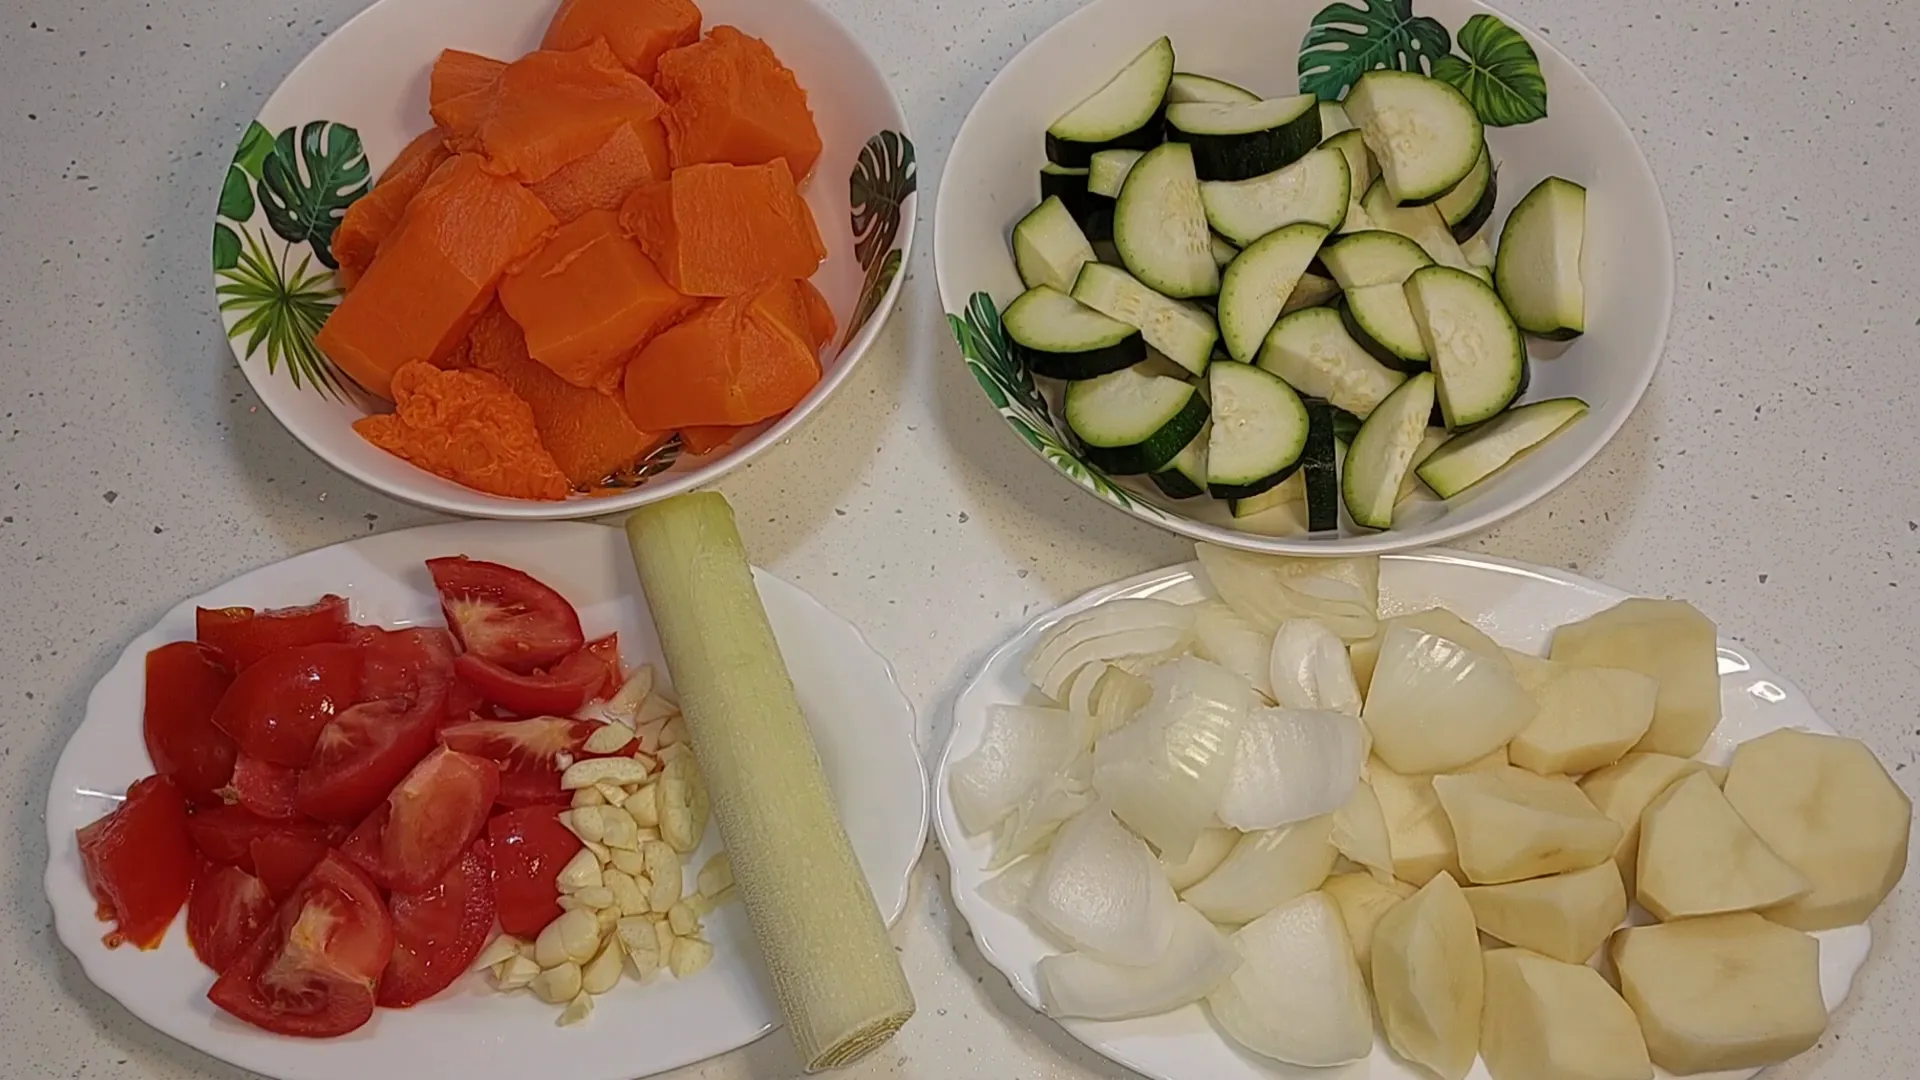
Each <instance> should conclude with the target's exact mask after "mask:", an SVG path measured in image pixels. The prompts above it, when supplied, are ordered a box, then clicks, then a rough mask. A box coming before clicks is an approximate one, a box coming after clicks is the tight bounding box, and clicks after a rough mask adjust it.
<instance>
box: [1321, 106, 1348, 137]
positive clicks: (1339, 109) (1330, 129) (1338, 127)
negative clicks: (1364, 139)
mask: <svg viewBox="0 0 1920 1080" xmlns="http://www.w3.org/2000/svg"><path fill="white" fill-rule="evenodd" d="M1354 130H1357V129H1356V128H1355V127H1354V126H1353V118H1352V117H1350V116H1348V115H1347V110H1346V109H1345V108H1344V107H1343V106H1342V105H1341V104H1340V103H1339V102H1337V101H1323V102H1321V103H1320V138H1321V139H1322V140H1323V141H1324V140H1326V139H1330V138H1332V137H1333V136H1335V135H1338V134H1340V133H1341V132H1343V131H1354Z"/></svg>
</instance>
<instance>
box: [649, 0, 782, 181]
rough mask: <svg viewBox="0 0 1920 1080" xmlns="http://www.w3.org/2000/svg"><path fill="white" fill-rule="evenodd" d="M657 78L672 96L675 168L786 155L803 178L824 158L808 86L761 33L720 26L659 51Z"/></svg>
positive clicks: (671, 137) (747, 162) (759, 161)
mask: <svg viewBox="0 0 1920 1080" xmlns="http://www.w3.org/2000/svg"><path fill="white" fill-rule="evenodd" d="M656 83H657V85H658V88H659V90H660V96H661V97H663V98H665V99H666V101H667V141H668V145H669V146H671V147H672V149H673V164H674V167H675V168H679V167H680V166H683V165H696V164H699V163H702V162H710V161H723V162H727V163H729V164H733V165H761V164H764V163H766V162H769V161H772V160H773V159H775V158H785V159H786V161H787V167H788V168H789V169H791V170H793V175H794V176H796V177H801V178H804V177H805V176H806V175H807V174H808V173H809V172H811V171H812V170H813V163H814V162H815V161H817V160H819V158H820V131H819V129H818V128H816V127H815V126H814V123H813V112H812V110H810V109H808V108H807V92H806V91H805V90H803V89H801V88H800V83H799V81H798V80H796V79H795V78H794V77H793V72H792V71H791V70H789V69H788V68H787V66H786V65H785V64H782V63H781V62H780V59H779V57H776V56H775V55H773V50H772V49H770V48H768V47H767V43H766V42H764V41H761V40H760V39H759V38H756V37H750V36H748V35H746V34H743V33H741V32H740V31H738V30H736V29H734V28H733V27H731V26H716V27H714V28H713V31H712V32H711V33H709V34H708V35H707V36H706V39H705V40H704V41H701V42H699V43H698V44H694V45H688V46H686V47H685V48H680V49H675V50H673V51H672V52H669V53H667V54H665V55H663V56H662V57H660V74H659V77H658V78H657V79H656Z"/></svg>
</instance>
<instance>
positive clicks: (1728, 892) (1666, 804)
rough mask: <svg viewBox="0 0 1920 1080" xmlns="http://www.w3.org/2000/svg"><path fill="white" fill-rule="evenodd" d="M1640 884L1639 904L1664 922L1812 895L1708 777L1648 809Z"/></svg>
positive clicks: (1682, 785) (1675, 789) (1681, 785)
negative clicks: (1748, 825)
mask: <svg viewBox="0 0 1920 1080" xmlns="http://www.w3.org/2000/svg"><path fill="white" fill-rule="evenodd" d="M1636 876H1637V878H1638V891H1637V893H1636V897H1637V898H1638V899H1639V901H1640V903H1641V905H1642V906H1644V907H1645V908H1646V909H1647V910H1648V911H1651V912H1653V913H1654V915H1655V916H1656V917H1658V918H1659V919H1660V921H1661V922H1671V921H1673V920H1674V919H1685V918H1691V917H1693V916H1696V915H1721V914H1725V913H1727V912H1733V911H1753V910H1756V909H1759V908H1767V907H1772V906H1774V905H1775V904H1784V903H1786V902H1787V901H1789V900H1795V899H1798V898H1799V897H1802V896H1805V895H1806V894H1807V893H1808V892H1809V891H1810V890H1811V889H1812V887H1813V885H1812V883H1811V882H1809V881H1808V880H1807V879H1806V876H1805V875H1803V874H1801V873H1800V871H1798V870H1795V869H1794V868H1793V867H1792V866H1790V865H1788V864H1787V862H1786V860H1784V859H1782V858H1780V856H1778V855H1776V854H1774V852H1773V849H1772V848H1770V847H1768V846H1767V844H1766V841H1764V840H1762V839H1760V837H1759V835H1758V834H1756V833H1755V832H1754V831H1753V830H1752V829H1750V828H1748V827H1747V823H1746V822H1744V821H1742V820H1740V815H1739V814H1738V813H1737V812H1735V810H1734V809H1733V804H1731V803H1729V802H1728V801H1727V797H1726V796H1725V795H1723V794H1721V793H1720V789H1719V788H1717V787H1715V786H1713V778H1712V777H1709V776H1707V775H1705V774H1704V773H1696V774H1695V775H1693V776H1689V777H1687V778H1686V779H1684V780H1681V781H1679V782H1678V783H1676V784H1674V785H1673V786H1672V787H1670V788H1668V789H1667V790H1666V792H1665V793H1664V794H1662V795H1661V796H1660V797H1659V798H1657V799H1655V800H1653V803H1652V805H1650V806H1648V807H1647V812H1646V814H1645V815H1643V816H1642V817H1641V819H1640V863H1639V870H1638V872H1637V875H1636Z"/></svg>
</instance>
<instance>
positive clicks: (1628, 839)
mask: <svg viewBox="0 0 1920 1080" xmlns="http://www.w3.org/2000/svg"><path fill="white" fill-rule="evenodd" d="M1709 768H1710V766H1707V765H1703V764H1701V763H1700V762H1698V761H1694V760H1692V759H1690V758H1678V757H1674V756H1673V755H1672V754H1649V753H1646V752H1645V751H1635V752H1634V753H1631V754H1628V755H1627V756H1626V757H1623V758H1621V759H1620V760H1619V761H1617V762H1615V763H1613V764H1612V765H1608V766H1607V767H1606V768H1603V769H1596V770H1594V771H1593V772H1590V773H1588V774H1587V775H1586V776H1584V777H1581V779H1580V790H1581V791H1583V792H1585V793H1586V795H1587V798H1589V799H1592V800H1593V805H1594V807H1595V808H1596V809H1598V810H1599V811H1600V812H1601V813H1603V814H1605V815H1607V817H1609V818H1611V819H1612V820H1613V821H1615V822H1616V823H1618V824H1619V826H1620V829H1621V833H1620V842H1619V843H1618V844H1616V845H1614V849H1613V861H1614V864H1615V865H1616V866H1618V867H1619V868H1620V880H1621V881H1622V882H1623V883H1624V884H1625V885H1626V887H1627V895H1628V896H1632V895H1633V893H1634V888H1635V881H1636V877H1635V871H1636V870H1637V869H1638V867H1637V865H1636V864H1637V863H1638V861H1639V857H1640V815H1641V814H1643V813H1645V812H1646V809H1647V804H1649V803H1651V802H1653V800H1655V799H1657V798H1659V797H1660V794H1661V793H1662V792H1664V791H1666V790H1667V789H1668V788H1670V787H1672V786H1673V785H1674V783H1675V782H1676V781H1679V780H1681V779H1683V778H1685V777H1688V776H1692V775H1693V774H1694V773H1697V772H1704V771H1707V770H1708V769H1709Z"/></svg>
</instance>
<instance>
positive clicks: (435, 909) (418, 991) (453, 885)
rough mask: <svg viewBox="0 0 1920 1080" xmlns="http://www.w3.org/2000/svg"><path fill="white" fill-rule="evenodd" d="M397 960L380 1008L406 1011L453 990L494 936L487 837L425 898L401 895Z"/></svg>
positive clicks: (396, 915) (390, 965) (394, 905)
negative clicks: (446, 990) (452, 987)
mask: <svg viewBox="0 0 1920 1080" xmlns="http://www.w3.org/2000/svg"><path fill="white" fill-rule="evenodd" d="M388 907H389V908H390V909H391V910H392V912H393V959H391V960H389V961H387V970H386V971H385V972H384V973H383V974H382V975H381V976H380V992H379V997H378V1000H379V1003H380V1004H382V1005H385V1006H386V1007H388V1008H390V1009H404V1008H406V1007H408V1006H409V1005H413V1004H416V1003H418V1002H422V1001H425V1000H427V999H428V998H430V997H432V996H433V995H435V994H437V993H439V992H440V991H442V990H445V989H446V988H447V987H449V986H451V985H453V980H455V979H457V978H459V977H460V976H461V975H463V974H465V973H466V970H467V967H468V966H469V965H471V964H472V963H473V958H474V957H476V956H479V955H480V950H481V949H483V948H485V947H486V944H487V938H488V936H489V935H491V934H492V933H493V859H492V858H491V857H490V856H489V854H488V848H487V841H486V838H485V837H482V838H480V839H478V840H475V841H474V842H473V845H472V846H471V847H469V848H467V851H466V854H464V855H462V856H460V860H459V861H458V862H456V863H454V864H453V866H452V867H451V868H449V869H448V870H447V872H446V873H445V874H443V875H441V878H440V880H439V881H437V882H435V883H434V885H433V887H432V888H430V889H427V890H426V891H425V892H419V893H403V892H396V893H394V894H393V896H392V897H391V899H390V900H389V902H388Z"/></svg>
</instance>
